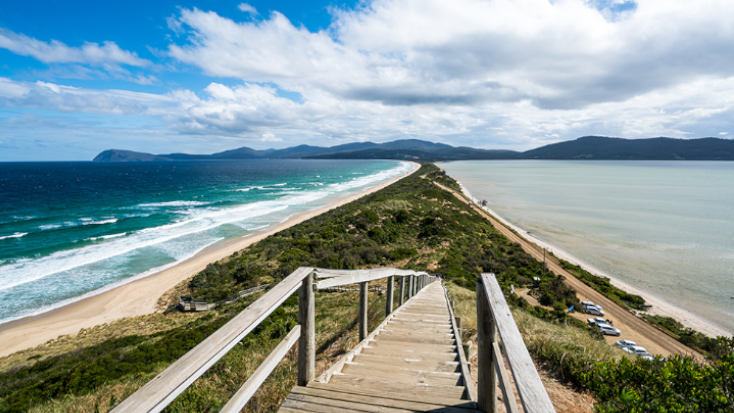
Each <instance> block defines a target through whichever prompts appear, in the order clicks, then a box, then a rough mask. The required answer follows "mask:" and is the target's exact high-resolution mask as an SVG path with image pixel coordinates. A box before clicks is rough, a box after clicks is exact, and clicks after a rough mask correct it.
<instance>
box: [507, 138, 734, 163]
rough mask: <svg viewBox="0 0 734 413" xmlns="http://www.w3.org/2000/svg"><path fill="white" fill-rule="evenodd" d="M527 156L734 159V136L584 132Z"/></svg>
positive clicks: (628, 158)
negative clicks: (617, 135)
mask: <svg viewBox="0 0 734 413" xmlns="http://www.w3.org/2000/svg"><path fill="white" fill-rule="evenodd" d="M521 157H522V158H523V159H594V160H727V161H731V160H734V140H729V139H718V138H702V139H671V138H652V139H621V138H607V137H604V136H584V137H582V138H578V139H576V140H573V141H567V142H561V143H554V144H552V145H547V146H543V147H541V148H537V149H532V150H529V151H526V152H523V153H522V154H521Z"/></svg>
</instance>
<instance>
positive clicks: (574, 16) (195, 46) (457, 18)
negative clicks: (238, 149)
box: [0, 0, 734, 149]
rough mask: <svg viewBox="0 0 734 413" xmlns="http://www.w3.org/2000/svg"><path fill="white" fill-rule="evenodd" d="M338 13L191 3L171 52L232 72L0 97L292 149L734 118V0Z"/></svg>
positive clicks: (413, 2)
mask: <svg viewBox="0 0 734 413" xmlns="http://www.w3.org/2000/svg"><path fill="white" fill-rule="evenodd" d="M625 5H626V6H625ZM633 6H634V7H633ZM238 7H239V9H240V10H242V11H243V12H245V13H250V14H254V13H256V10H255V9H254V8H253V7H252V6H250V5H249V4H247V3H242V4H240V5H239V6H238ZM620 7H621V9H620ZM615 10H623V11H622V12H618V11H615ZM333 15H334V18H333V23H332V25H331V27H329V28H328V29H327V30H323V31H318V32H312V31H309V30H308V29H307V28H306V27H303V26H296V25H293V24H292V23H291V22H290V21H289V19H288V18H287V16H285V15H283V14H281V13H278V12H273V13H272V14H271V15H269V16H268V17H267V18H265V19H263V20H259V19H258V20H252V21H251V20H248V19H245V20H247V21H234V20H232V19H228V18H225V17H222V16H219V15H218V14H216V13H214V12H207V11H201V10H198V9H191V10H189V9H182V10H181V11H180V14H179V15H178V16H176V17H175V18H171V19H169V20H168V26H169V27H170V28H171V30H172V31H174V32H175V33H176V34H178V35H180V36H182V37H181V38H180V40H181V41H177V43H176V44H171V45H170V47H169V49H168V51H167V53H168V56H169V57H171V58H173V59H175V60H176V61H177V62H178V63H183V64H187V65H192V66H195V67H197V68H199V69H201V71H203V72H204V73H205V74H207V75H209V76H212V77H221V78H226V79H227V80H226V81H225V80H221V81H219V80H217V81H215V82H212V83H210V84H209V86H207V87H206V88H204V89H203V90H194V91H191V90H185V89H181V90H175V91H172V92H170V93H167V94H164V95H153V94H136V93H132V92H123V91H114V90H108V91H103V90H96V91H95V90H83V89H76V88H69V87H66V86H61V85H51V84H32V83H23V82H13V81H9V80H7V79H5V80H3V79H0V105H6V106H12V105H17V106H26V107H38V108H40V107H44V108H51V109H56V110H60V111H80V112H84V113H88V112H94V113H118V114H124V115H136V116H139V115H144V116H157V117H159V118H160V119H162V120H163V121H164V122H165V125H167V127H168V128H169V130H170V131H173V132H174V133H178V134H180V135H181V136H183V135H191V136H199V135H204V136H206V137H222V138H233V139H237V140H238V141H240V140H242V139H244V140H248V139H249V140H250V141H252V142H263V141H266V142H267V141H268V139H271V138H272V139H281V140H282V142H285V143H284V145H286V144H288V145H290V144H300V143H306V142H308V143H318V144H324V145H327V144H337V143H344V142H347V141H360V140H375V141H382V140H388V139H395V138H406V137H414V138H426V139H433V140H442V141H448V142H451V143H453V144H459V145H472V146H479V147H506V148H516V149H524V148H529V147H535V146H539V145H542V144H546V143H551V142H555V141H559V140H566V139H573V138H576V137H578V136H583V135H591V134H595V135H609V136H621V137H627V138H641V137H653V136H671V137H697V136H715V135H716V134H718V133H719V131H721V130H730V129H731V126H732V123H734V122H733V121H734V105H733V99H734V98H733V97H732V96H734V54H732V53H730V48H731V44H734V30H732V27H734V17H733V16H734V2H730V1H723V0H700V1H698V2H695V3H692V2H690V1H688V0H667V1H663V0H639V1H637V2H636V3H635V4H634V5H632V4H631V3H630V1H623V0H554V1H550V0H492V1H483V0H455V1H452V2H446V1H443V0H374V1H371V2H365V3H360V6H358V7H357V8H356V9H353V10H351V9H350V10H341V9H335V10H334V11H333ZM2 33H3V34H6V35H7V33H8V32H2ZM15 36H16V37H18V38H20V37H21V36H22V35H15ZM6 37H7V36H6ZM21 40H23V39H21ZM21 40H18V41H17V42H16V43H19V44H32V43H33V42H39V41H37V40H35V39H29V38H25V40H23V41H21ZM39 43H41V46H43V45H45V46H43V47H47V48H50V49H54V48H55V47H56V48H57V49H58V50H60V51H63V50H67V49H74V50H76V52H74V53H82V48H69V47H68V46H65V45H63V44H60V43H59V44H60V45H61V46H58V45H57V43H58V42H57V43H54V42H51V43H43V42H39ZM41 46H39V48H41V49H42V47H41ZM57 46H58V47H57ZM62 46H63V47H62ZM105 47H107V45H106V44H105V46H97V48H98V49H104V48H105ZM115 47H116V46H115ZM64 48H66V49H64ZM118 49H119V48H118ZM33 50H35V49H33ZM54 50H56V49H54ZM105 50H106V49H105ZM110 50H111V49H110ZM121 52H122V53H123V54H122V55H120V56H123V55H124V53H129V52H124V51H121ZM28 53H30V52H28ZM54 53H55V52H54ZM54 53H51V52H49V53H46V55H49V56H52V55H54ZM59 53H60V54H62V55H63V53H61V52H59ZM74 53H69V54H71V55H73V54H74ZM118 54H119V53H118ZM110 55H112V54H110ZM129 56H132V57H133V58H136V59H139V58H138V57H137V56H136V55H134V54H130V55H129ZM59 59H60V58H59ZM110 59H111V58H110ZM118 60H119V62H118V64H127V63H123V62H122V58H120V59H118ZM120 73H121V72H120ZM125 76H128V77H130V78H134V77H135V76H143V75H137V74H136V75H133V74H130V73H127V74H125ZM232 79H235V81H234V82H233V81H232ZM138 80H139V81H140V82H141V83H144V82H156V81H157V79H156V78H153V77H151V76H148V77H139V78H138ZM54 87H56V88H57V89H58V91H54ZM283 92H295V93H297V94H299V95H300V99H295V100H296V101H294V100H291V99H288V98H286V97H285V96H287V95H288V94H287V93H283ZM271 135H272V136H271ZM720 136H725V135H720Z"/></svg>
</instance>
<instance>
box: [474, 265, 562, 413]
mask: <svg viewBox="0 0 734 413" xmlns="http://www.w3.org/2000/svg"><path fill="white" fill-rule="evenodd" d="M498 334H499V338H500V339H501V340H502V344H503V348H504V351H505V354H506V356H507V361H508V363H509V365H510V370H511V371H512V375H513V377H514V378H515V386H516V387H517V391H518V394H519V395H520V401H521V402H522V405H523V409H524V410H525V412H526V413H551V412H553V413H555V408H554V407H553V403H551V400H550V397H548V393H547V392H546V390H545V386H543V382H542V381H541V380H540V376H539V375H538V371H537V370H536V368H535V364H533V359H532V358H531V357H530V353H529V352H528V349H527V347H525V342H524V341H523V339H522V336H521V335H520V330H519V329H518V328H517V324H516V323H515V319H514V318H513V317H512V313H511V312H510V308H509V307H508V306H507V301H505V296H504V293H503V292H502V288H500V285H499V283H498V282H497V279H496V278H495V276H494V274H491V273H483V274H482V278H481V280H478V281H477V341H478V346H477V347H478V348H477V353H478V355H479V371H478V373H479V375H478V376H479V380H478V383H477V384H478V388H479V395H478V403H477V405H478V406H477V407H478V408H479V410H483V411H485V412H494V411H496V404H497V390H496V389H497V372H498V370H497V367H496V366H498V364H499V362H498V360H501V358H502V356H501V354H499V351H500V348H499V346H498V345H497V335H498ZM503 364H504V363H503ZM500 376H502V374H501V372H500ZM502 382H503V386H505V388H504V389H503V393H505V394H506V396H505V400H507V399H508V398H510V394H511V393H510V391H511V389H510V388H509V386H508V385H509V379H508V378H507V377H506V376H503V377H502ZM508 407H509V406H508Z"/></svg>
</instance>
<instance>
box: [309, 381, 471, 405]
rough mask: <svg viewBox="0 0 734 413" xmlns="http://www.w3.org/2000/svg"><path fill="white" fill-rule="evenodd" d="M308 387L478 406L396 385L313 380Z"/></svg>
mask: <svg viewBox="0 0 734 413" xmlns="http://www.w3.org/2000/svg"><path fill="white" fill-rule="evenodd" d="M307 388H309V389H321V390H329V391H334V392H343V393H346V394H348V395H363V396H372V397H381V398H386V399H392V400H400V401H407V402H418V403H428V404H437V405H442V406H453V407H461V408H466V409H474V408H476V403H475V402H473V401H471V400H462V399H461V398H455V397H449V398H447V397H440V396H438V395H436V394H433V393H430V392H418V393H417V394H416V392H412V391H410V389H408V390H407V391H405V390H404V389H401V388H399V387H395V386H393V387H391V388H389V389H385V388H384V387H379V386H378V387H364V386H359V385H353V384H338V383H329V384H322V383H318V382H313V383H310V384H309V385H308V387H307Z"/></svg>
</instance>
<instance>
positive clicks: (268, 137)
mask: <svg viewBox="0 0 734 413" xmlns="http://www.w3.org/2000/svg"><path fill="white" fill-rule="evenodd" d="M260 140H261V141H262V142H283V139H282V138H279V137H277V136H275V135H274V134H272V133H263V137H262V139H260Z"/></svg>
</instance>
